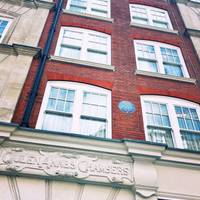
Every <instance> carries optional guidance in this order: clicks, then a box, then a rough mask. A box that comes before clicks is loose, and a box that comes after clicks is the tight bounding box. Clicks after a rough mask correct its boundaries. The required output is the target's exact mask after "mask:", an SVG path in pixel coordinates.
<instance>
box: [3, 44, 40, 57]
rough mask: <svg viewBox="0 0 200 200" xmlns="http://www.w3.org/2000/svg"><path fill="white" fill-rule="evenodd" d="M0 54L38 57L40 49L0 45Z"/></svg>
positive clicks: (16, 45)
mask: <svg viewBox="0 0 200 200" xmlns="http://www.w3.org/2000/svg"><path fill="white" fill-rule="evenodd" d="M0 53H3V54H9V55H26V56H39V55H40V53H41V49H40V48H37V47H31V46H25V45H21V44H12V45H8V44H0Z"/></svg>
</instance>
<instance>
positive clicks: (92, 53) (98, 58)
mask: <svg viewBox="0 0 200 200" xmlns="http://www.w3.org/2000/svg"><path fill="white" fill-rule="evenodd" d="M87 58H88V60H89V61H91V62H97V63H102V64H106V63H107V62H108V58H107V53H106V52H98V51H96V50H92V49H89V50H88V51H87Z"/></svg>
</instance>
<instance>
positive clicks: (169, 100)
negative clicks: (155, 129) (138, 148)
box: [140, 95, 200, 149]
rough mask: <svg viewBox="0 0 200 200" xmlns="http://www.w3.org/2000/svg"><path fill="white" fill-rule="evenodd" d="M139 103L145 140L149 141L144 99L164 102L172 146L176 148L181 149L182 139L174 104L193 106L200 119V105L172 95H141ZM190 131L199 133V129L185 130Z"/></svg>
mask: <svg viewBox="0 0 200 200" xmlns="http://www.w3.org/2000/svg"><path fill="white" fill-rule="evenodd" d="M140 99H141V104H142V114H143V122H144V130H145V138H146V140H147V141H150V139H149V135H148V129H147V126H148V124H147V118H146V115H145V101H151V102H155V103H160V104H165V105H166V107H167V110H168V116H169V120H170V124H171V128H172V129H171V130H172V133H171V134H172V139H173V142H174V146H175V147H177V148H181V149H183V148H184V146H183V141H182V138H181V130H183V129H180V128H179V124H178V119H177V114H176V112H175V108H174V107H175V106H181V107H187V108H194V109H196V111H197V115H198V117H199V119H200V106H199V104H197V103H194V102H190V101H187V100H183V99H179V98H174V97H167V96H157V95H141V96H140ZM186 131H188V132H191V133H194V132H195V133H196V134H200V131H193V130H186Z"/></svg>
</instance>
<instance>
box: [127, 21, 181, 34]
mask: <svg viewBox="0 0 200 200" xmlns="http://www.w3.org/2000/svg"><path fill="white" fill-rule="evenodd" d="M130 26H132V27H138V28H145V29H151V30H155V31H160V32H165V33H171V34H175V35H178V34H179V33H178V31H177V30H169V29H163V28H158V27H154V26H149V25H144V24H137V23H134V22H131V23H130Z"/></svg>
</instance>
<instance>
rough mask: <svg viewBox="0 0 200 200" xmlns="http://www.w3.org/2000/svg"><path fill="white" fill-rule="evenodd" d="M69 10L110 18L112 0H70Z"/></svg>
mask: <svg viewBox="0 0 200 200" xmlns="http://www.w3.org/2000/svg"><path fill="white" fill-rule="evenodd" d="M66 8H67V9H68V10H70V11H73V12H77V13H87V14H90V15H96V16H100V17H108V18H110V0H68V3H67V7H66Z"/></svg>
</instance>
